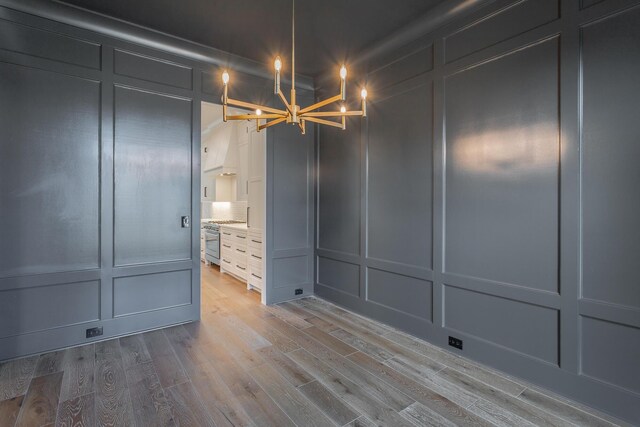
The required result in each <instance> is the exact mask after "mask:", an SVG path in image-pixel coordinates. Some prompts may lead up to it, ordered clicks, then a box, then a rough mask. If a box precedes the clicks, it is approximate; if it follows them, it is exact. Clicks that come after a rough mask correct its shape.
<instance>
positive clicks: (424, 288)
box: [367, 268, 433, 322]
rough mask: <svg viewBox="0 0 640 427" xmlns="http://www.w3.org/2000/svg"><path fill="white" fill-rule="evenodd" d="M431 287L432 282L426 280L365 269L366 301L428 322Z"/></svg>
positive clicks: (431, 302) (430, 306)
mask: <svg viewBox="0 0 640 427" xmlns="http://www.w3.org/2000/svg"><path fill="white" fill-rule="evenodd" d="M432 288H433V283H432V282H430V281H428V280H422V279H417V278H415V277H410V276H405V275H401V274H396V273H391V272H389V271H384V270H378V269H375V268H369V269H367V301H371V302H374V303H376V304H379V305H382V306H385V307H387V308H390V309H392V310H396V311H399V312H401V313H403V314H408V315H411V316H415V317H419V318H421V319H424V320H428V321H430V322H431V320H432V315H431V312H432V306H433V301H432Z"/></svg>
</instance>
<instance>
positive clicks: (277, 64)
mask: <svg viewBox="0 0 640 427" xmlns="http://www.w3.org/2000/svg"><path fill="white" fill-rule="evenodd" d="M273 67H274V68H275V69H276V71H278V72H279V71H280V69H281V68H282V60H281V59H280V57H279V56H276V60H275V61H274V62H273Z"/></svg>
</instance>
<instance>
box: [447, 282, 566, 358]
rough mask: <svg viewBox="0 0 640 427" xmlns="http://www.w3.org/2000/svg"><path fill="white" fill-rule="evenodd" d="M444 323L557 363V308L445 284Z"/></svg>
mask: <svg viewBox="0 0 640 427" xmlns="http://www.w3.org/2000/svg"><path fill="white" fill-rule="evenodd" d="M444 326H445V327H447V328H452V329H455V330H458V331H461V332H464V333H466V334H469V335H472V336H474V337H477V338H480V339H483V340H486V341H489V342H492V343H494V344H498V345H500V346H503V347H507V348H510V349H512V350H515V351H518V352H520V353H523V354H525V355H527V356H531V357H535V358H538V359H541V360H544V361H546V362H549V363H553V364H557V363H558V311H557V310H554V309H551V308H545V307H541V306H537V305H532V304H526V303H522V302H519V301H515V300H510V299H506V298H500V297H496V296H492V295H488V294H483V293H480V292H475V291H470V290H466V289H461V288H456V287H453V286H445V294H444Z"/></svg>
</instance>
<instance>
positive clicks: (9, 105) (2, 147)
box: [0, 0, 314, 360]
mask: <svg viewBox="0 0 640 427" xmlns="http://www.w3.org/2000/svg"><path fill="white" fill-rule="evenodd" d="M38 4H40V5H42V10H43V11H45V12H47V13H48V14H49V15H55V16H56V17H58V18H59V19H60V20H62V21H64V20H65V16H66V15H65V14H66V13H69V14H71V15H73V19H74V20H78V19H79V21H74V22H80V23H81V22H82V21H83V19H81V18H83V16H81V15H82V13H83V12H81V11H78V10H75V9H71V8H66V7H65V6H62V5H51V4H50V2H48V1H39V0H29V1H27V2H25V3H24V5H25V7H27V8H28V7H33V6H37V5H38ZM11 6H12V7H15V5H14V4H12V5H11ZM85 15H86V16H84V17H85V18H86V21H87V22H89V23H91V26H92V28H94V29H95V28H96V27H97V26H98V25H97V24H98V23H99V26H101V27H100V28H101V31H102V29H103V30H104V31H105V32H107V33H108V32H109V31H112V29H113V28H117V29H118V31H125V32H126V31H131V34H132V37H136V39H137V40H139V41H144V37H142V36H143V35H145V34H146V33H145V32H144V30H141V29H140V28H134V27H131V28H129V27H126V26H124V27H123V24H122V23H118V22H115V23H114V22H113V21H109V20H108V19H104V18H100V17H96V16H94V15H91V14H88V13H86V14H85ZM0 16H2V19H0V360H3V359H7V358H12V357H17V356H22V355H26V354H30V353H37V352H42V351H45V350H51V349H54V348H60V347H65V346H70V345H76V344H81V343H85V342H88V341H90V340H88V339H86V337H85V331H86V329H88V328H92V327H95V326H102V327H103V328H104V335H103V336H102V337H99V338H97V339H104V338H108V337H113V336H117V335H122V334H129V333H133V332H138V331H142V330H147V329H152V328H158V327H163V326H167V325H171V324H176V323H182V322H188V321H192V320H195V319H198V318H199V316H200V261H199V256H198V254H199V244H200V239H199V234H200V229H199V224H200V218H199V211H200V200H199V199H200V154H199V153H200V104H201V101H203V100H204V101H208V102H219V99H220V93H221V88H220V85H219V81H220V73H221V70H220V68H221V67H218V66H210V65H206V64H203V63H199V62H195V61H193V60H190V59H186V58H181V57H176V56H172V55H169V54H165V53H163V52H160V51H157V50H153V49H149V48H145V47H143V46H141V45H133V44H131V43H127V42H124V41H121V40H115V39H112V38H109V37H106V36H104V35H101V34H98V33H95V32H91V31H87V30H83V29H81V28H77V27H71V26H68V25H64V24H61V23H59V22H55V21H52V20H48V19H43V18H39V17H36V16H34V15H32V14H26V13H21V12H19V11H16V10H14V9H11V8H8V7H3V6H2V1H0ZM122 34H123V36H126V34H124V33H122ZM146 37H147V38H148V40H149V43H150V44H154V43H156V41H154V37H158V36H156V35H154V34H153V33H151V32H149V33H148V34H146ZM159 37H160V39H161V40H162V39H163V37H164V36H159ZM165 39H166V38H165ZM158 43H160V42H158ZM172 43H173V44H172V46H173V47H174V48H175V45H176V44H180V43H182V45H181V46H182V48H183V49H185V50H184V51H185V52H186V53H188V52H191V51H190V50H189V49H192V50H193V52H195V53H193V55H192V56H194V55H200V56H201V55H202V51H203V48H202V47H201V46H191V45H188V44H186V43H185V42H177V41H175V40H173V41H172ZM154 45H155V46H157V43H156V44H154ZM215 53H216V54H218V55H220V52H215ZM225 58H226V59H227V60H228V61H229V62H231V63H232V64H230V65H225V67H227V66H228V67H229V68H230V70H231V71H232V77H233V79H234V80H233V86H232V90H233V96H235V97H238V98H241V99H249V100H251V101H264V99H255V98H254V97H255V96H256V94H257V95H258V97H263V98H265V99H266V98H267V97H268V96H269V93H271V98H273V95H272V90H273V82H272V81H270V80H267V79H263V78H260V77H255V76H251V75H248V74H245V73H242V72H239V71H235V72H234V71H233V69H234V65H235V66H237V67H239V68H243V69H245V70H246V69H247V66H248V65H247V63H246V62H247V61H245V60H242V59H241V58H235V57H233V56H231V55H228V54H225ZM216 61H217V62H219V63H220V62H222V61H221V60H220V58H212V59H211V61H210V62H216ZM243 61H244V62H243ZM249 66H255V64H252V63H250V64H249ZM308 80H309V79H306V78H301V82H302V84H303V85H305V86H308V85H309V81H308ZM298 92H299V94H300V97H301V98H302V99H313V94H312V92H311V91H309V90H304V89H299V91H298ZM268 135H269V144H268V155H269V156H270V157H269V158H270V163H269V165H268V167H267V171H268V172H267V173H268V179H269V180H270V186H271V187H270V190H268V193H267V194H268V197H269V198H270V200H272V203H271V204H270V205H269V206H268V209H267V220H268V221H270V224H271V228H270V229H269V230H268V232H267V237H268V239H267V243H269V241H272V242H273V243H272V246H273V249H272V250H271V252H268V253H269V254H270V257H268V259H267V262H266V267H265V268H266V271H267V275H268V279H267V286H270V287H271V288H270V290H272V289H273V292H272V296H270V301H269V302H277V301H282V300H285V299H290V298H293V297H294V289H297V288H304V294H306V295H308V294H310V293H312V292H313V284H312V283H313V281H312V276H313V273H312V272H313V248H314V239H313V213H314V208H313V206H314V204H313V203H314V200H313V173H312V171H313V129H311V130H310V132H309V136H308V137H307V138H306V139H304V138H301V137H300V136H299V133H298V132H297V131H296V130H294V129H281V130H276V131H274V132H271V130H270V131H269V134H268ZM273 168H276V169H277V171H276V172H274V171H273ZM283 206H287V208H286V209H283ZM290 206H294V208H291V207H290ZM182 216H190V217H191V221H192V224H193V226H192V227H191V228H183V227H182V226H181V218H182ZM269 275H271V277H270V279H269Z"/></svg>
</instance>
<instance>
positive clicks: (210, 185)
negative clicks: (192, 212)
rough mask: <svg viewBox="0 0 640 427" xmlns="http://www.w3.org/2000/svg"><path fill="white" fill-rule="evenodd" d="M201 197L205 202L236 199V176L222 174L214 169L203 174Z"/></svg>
mask: <svg viewBox="0 0 640 427" xmlns="http://www.w3.org/2000/svg"><path fill="white" fill-rule="evenodd" d="M200 186H201V191H200V197H201V200H202V201H203V202H233V201H235V200H236V177H235V176H220V175H217V174H216V173H215V172H213V171H209V172H205V173H203V174H202V182H201V184H200Z"/></svg>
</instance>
